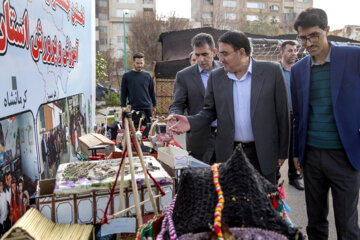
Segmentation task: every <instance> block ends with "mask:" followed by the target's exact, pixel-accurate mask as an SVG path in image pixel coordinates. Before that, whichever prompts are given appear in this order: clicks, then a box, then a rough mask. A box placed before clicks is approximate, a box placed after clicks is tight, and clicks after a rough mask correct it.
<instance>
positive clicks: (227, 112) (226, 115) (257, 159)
mask: <svg viewBox="0 0 360 240" xmlns="http://www.w3.org/2000/svg"><path fill="white" fill-rule="evenodd" d="M250 53H251V47H250V42H249V39H248V38H247V36H246V35H245V34H244V33H241V32H232V31H229V32H226V33H224V34H223V35H222V36H221V37H220V38H219V53H218V56H219V60H220V61H221V62H222V63H223V64H224V67H222V68H219V69H217V70H215V71H213V72H212V73H211V74H210V77H209V81H208V86H207V89H206V94H205V103H204V108H203V109H202V110H201V111H200V112H199V113H198V114H197V115H195V116H189V117H187V118H186V117H184V116H181V115H173V116H172V117H169V118H168V119H169V120H172V119H173V118H175V119H177V120H178V121H177V122H176V124H174V125H172V126H170V130H172V131H174V132H175V133H183V132H186V131H189V130H190V128H191V131H197V130H198V129H201V128H203V127H205V126H208V125H209V124H210V123H211V121H213V120H215V119H217V123H218V127H217V136H216V148H215V149H216V151H215V152H216V160H217V162H224V161H226V160H227V159H228V158H229V157H230V155H231V153H232V152H233V149H234V146H235V145H237V144H241V146H242V147H243V149H244V152H245V154H246V156H247V158H248V159H249V160H250V162H251V163H252V164H253V166H254V167H255V168H256V169H257V170H258V171H259V172H260V173H261V174H262V175H263V176H264V177H265V178H266V179H268V180H269V181H270V182H272V183H274V184H275V183H276V170H277V167H278V166H281V165H282V164H283V163H284V161H285V160H286V159H287V158H288V151H289V104H288V96H287V90H286V83H285V79H284V74H283V72H282V70H281V68H280V65H279V64H278V63H272V62H261V61H256V60H254V59H252V57H250ZM170 125H171V123H170Z"/></svg>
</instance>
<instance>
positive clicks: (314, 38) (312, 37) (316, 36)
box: [297, 32, 320, 45]
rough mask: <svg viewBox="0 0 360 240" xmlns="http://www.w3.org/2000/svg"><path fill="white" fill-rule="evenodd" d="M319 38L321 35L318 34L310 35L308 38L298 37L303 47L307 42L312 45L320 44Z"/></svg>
mask: <svg viewBox="0 0 360 240" xmlns="http://www.w3.org/2000/svg"><path fill="white" fill-rule="evenodd" d="M319 38H320V33H318V32H313V33H310V34H309V35H308V36H297V40H298V42H299V43H300V44H302V45H305V44H306V43H307V41H309V42H310V43H317V42H319Z"/></svg>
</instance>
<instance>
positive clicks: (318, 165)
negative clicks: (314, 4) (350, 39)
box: [291, 8, 360, 240]
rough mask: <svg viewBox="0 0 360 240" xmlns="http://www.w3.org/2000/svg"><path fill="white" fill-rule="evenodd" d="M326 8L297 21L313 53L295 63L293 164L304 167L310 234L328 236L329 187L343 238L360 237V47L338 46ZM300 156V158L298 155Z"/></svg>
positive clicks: (302, 39) (313, 10)
mask: <svg viewBox="0 0 360 240" xmlns="http://www.w3.org/2000/svg"><path fill="white" fill-rule="evenodd" d="M327 24H328V23H327V16H326V13H325V12H324V11H323V10H322V9H316V8H309V9H306V10H305V11H303V12H301V13H300V14H299V15H298V17H297V19H296V20H295V23H294V28H295V30H296V31H297V32H298V41H299V42H300V43H301V44H302V45H303V47H305V48H306V50H307V51H308V52H309V54H310V55H308V56H306V57H304V58H303V59H302V60H300V61H299V62H297V63H296V64H295V65H294V66H293V67H292V68H291V96H292V103H293V113H294V164H295V166H296V167H297V168H298V169H301V167H302V168H303V170H304V183H305V198H306V207H307V215H308V226H307V228H306V230H307V234H308V236H309V239H310V240H311V239H316V240H322V239H328V234H329V223H328V220H327V216H328V212H329V199H328V194H329V189H330V188H331V193H332V197H333V207H334V214H335V225H336V230H337V238H338V239H354V240H355V239H360V234H359V225H358V211H357V204H358V201H359V187H360V171H359V170H360V106H359V103H360V48H359V47H345V46H334V45H332V44H331V43H329V42H328V41H327V35H328V33H329V26H328V25H327ZM295 157H296V158H295Z"/></svg>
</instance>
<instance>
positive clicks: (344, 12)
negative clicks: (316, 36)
mask: <svg viewBox="0 0 360 240" xmlns="http://www.w3.org/2000/svg"><path fill="white" fill-rule="evenodd" d="M198 1H201V0H198ZM295 1H296V0H295ZM313 1H314V7H316V8H322V9H323V10H325V12H326V13H327V15H328V21H329V24H328V25H329V26H330V31H332V30H335V29H340V28H343V27H344V26H345V25H360V16H359V15H360V0H340V1H335V0H313ZM156 9H157V12H158V13H160V15H163V16H166V15H169V13H170V12H175V15H176V16H177V17H185V18H190V17H191V0H156Z"/></svg>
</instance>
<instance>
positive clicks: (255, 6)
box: [191, 0, 313, 33]
mask: <svg viewBox="0 0 360 240" xmlns="http://www.w3.org/2000/svg"><path fill="white" fill-rule="evenodd" d="M312 6H313V0H191V18H192V21H194V22H195V25H198V26H201V27H206V26H210V27H214V28H219V29H226V30H231V29H237V30H241V29H240V27H241V25H242V24H245V23H246V21H254V20H257V19H259V17H260V16H266V20H267V21H269V22H270V21H277V22H278V23H279V25H280V29H281V32H282V33H291V32H293V29H292V24H293V22H294V20H295V17H296V15H297V13H299V12H301V11H302V10H304V9H306V8H308V7H312Z"/></svg>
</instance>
